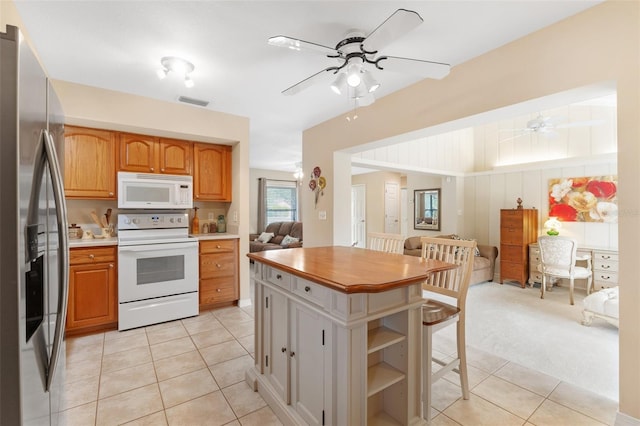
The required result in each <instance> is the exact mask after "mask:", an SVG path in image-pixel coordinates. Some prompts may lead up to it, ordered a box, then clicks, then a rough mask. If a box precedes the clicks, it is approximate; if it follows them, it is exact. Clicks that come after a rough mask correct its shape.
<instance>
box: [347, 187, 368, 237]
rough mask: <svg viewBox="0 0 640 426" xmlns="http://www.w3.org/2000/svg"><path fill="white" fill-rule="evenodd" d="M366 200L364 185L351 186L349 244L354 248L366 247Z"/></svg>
mask: <svg viewBox="0 0 640 426" xmlns="http://www.w3.org/2000/svg"><path fill="white" fill-rule="evenodd" d="M366 198H367V190H366V187H365V186H364V185H352V186H351V244H352V245H353V246H354V247H362V248H365V247H366V246H367V220H366V205H367V200H366Z"/></svg>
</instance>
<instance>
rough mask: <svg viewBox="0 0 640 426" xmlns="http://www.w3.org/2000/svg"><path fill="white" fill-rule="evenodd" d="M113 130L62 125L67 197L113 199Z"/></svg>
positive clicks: (114, 158)
mask: <svg viewBox="0 0 640 426" xmlns="http://www.w3.org/2000/svg"><path fill="white" fill-rule="evenodd" d="M116 144H117V138H116V133H115V132H111V131H108V130H97V129H88V128H84V127H76V126H68V125H66V126H65V130H64V190H65V196H66V197H67V198H103V199H112V200H115V199H116V195H117V193H116V148H117V145H116Z"/></svg>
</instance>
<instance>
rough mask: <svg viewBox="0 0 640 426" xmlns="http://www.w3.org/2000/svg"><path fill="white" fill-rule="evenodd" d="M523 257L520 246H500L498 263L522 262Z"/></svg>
mask: <svg viewBox="0 0 640 426" xmlns="http://www.w3.org/2000/svg"><path fill="white" fill-rule="evenodd" d="M523 260H524V255H523V253H522V246H510V245H505V244H501V245H500V261H501V262H502V261H505V262H518V263H520V262H523Z"/></svg>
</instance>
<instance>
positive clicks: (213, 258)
mask: <svg viewBox="0 0 640 426" xmlns="http://www.w3.org/2000/svg"><path fill="white" fill-rule="evenodd" d="M235 273H236V262H235V255H234V253H222V254H203V255H200V278H217V277H228V276H230V275H234V274H235Z"/></svg>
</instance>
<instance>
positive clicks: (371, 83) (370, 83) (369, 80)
mask: <svg viewBox="0 0 640 426" xmlns="http://www.w3.org/2000/svg"><path fill="white" fill-rule="evenodd" d="M362 82H363V83H364V85H365V87H366V88H367V92H368V93H373V92H375V91H376V90H378V87H380V83H378V82H377V81H376V79H375V78H373V76H372V75H371V73H370V72H369V71H366V70H365V71H363V72H362Z"/></svg>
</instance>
